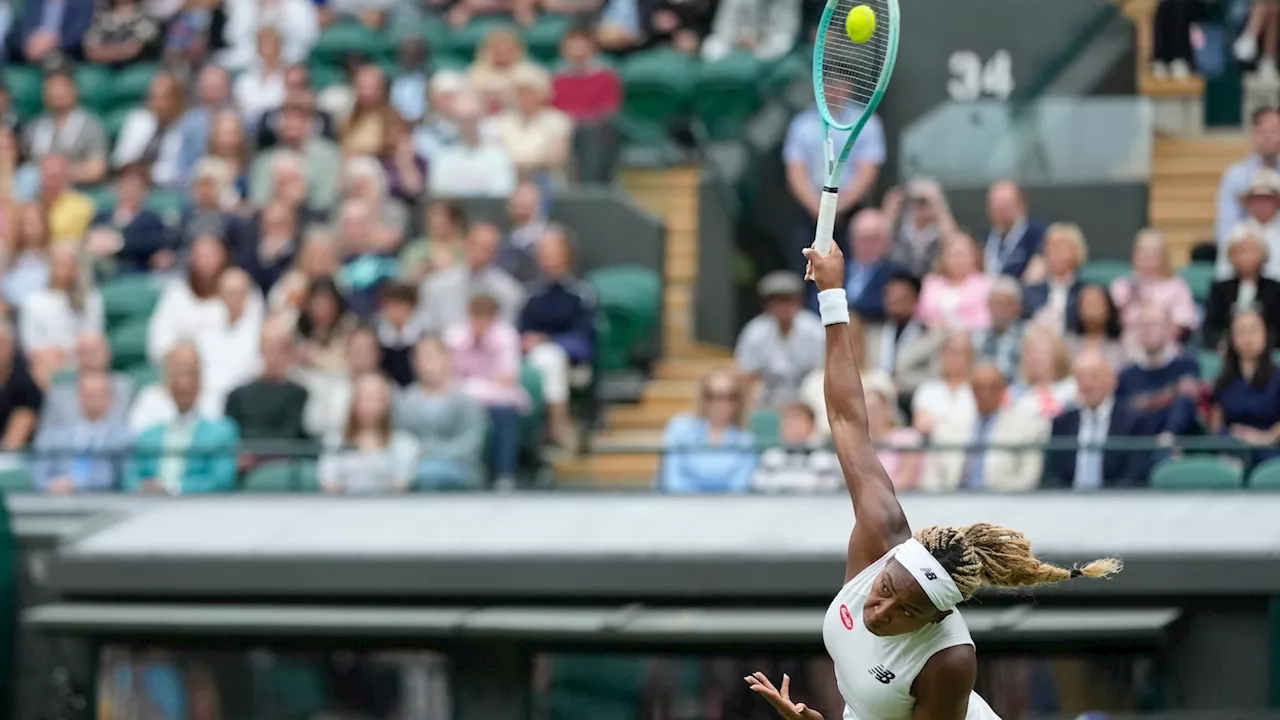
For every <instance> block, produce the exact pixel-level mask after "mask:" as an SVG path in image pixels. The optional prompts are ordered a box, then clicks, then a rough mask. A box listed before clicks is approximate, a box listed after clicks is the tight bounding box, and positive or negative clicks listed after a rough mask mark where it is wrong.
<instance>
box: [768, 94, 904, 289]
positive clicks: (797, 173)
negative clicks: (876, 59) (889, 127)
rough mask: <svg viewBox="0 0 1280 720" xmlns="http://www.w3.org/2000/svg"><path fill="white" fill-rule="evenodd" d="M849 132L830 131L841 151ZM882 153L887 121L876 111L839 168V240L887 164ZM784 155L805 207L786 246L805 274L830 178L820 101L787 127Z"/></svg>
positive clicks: (789, 259)
mask: <svg viewBox="0 0 1280 720" xmlns="http://www.w3.org/2000/svg"><path fill="white" fill-rule="evenodd" d="M848 137H849V133H847V132H842V131H840V130H833V131H832V132H831V141H832V142H833V143H834V144H835V147H836V150H837V152H839V150H840V149H842V148H843V147H844V143H845V141H846V140H847V139H848ZM884 158H885V140H884V124H883V123H881V121H880V117H879V116H877V115H872V116H871V118H870V119H869V120H867V124H866V126H865V127H863V128H862V132H861V133H859V134H858V139H857V140H855V141H854V143H853V149H852V150H851V151H850V153H849V159H848V161H846V162H845V164H844V168H843V170H842V171H841V176H840V201H839V205H838V211H837V215H836V231H835V237H836V239H839V238H842V237H844V236H845V233H846V228H847V227H848V223H849V218H850V217H851V216H852V215H853V211H854V210H856V209H857V208H858V207H860V206H863V205H866V204H867V202H868V200H869V199H870V194H871V192H872V191H873V190H874V189H875V186H876V180H877V179H878V178H879V177H880V166H881V165H884ZM782 159H783V161H784V162H785V163H786V166H787V187H788V188H789V189H790V190H791V195H792V197H794V198H795V199H796V201H797V202H798V203H800V207H802V208H804V211H805V216H804V220H803V221H802V222H800V223H799V224H798V225H797V226H796V229H795V236H794V238H793V240H792V242H791V244H790V245H784V247H783V248H782V250H783V255H785V256H786V258H787V262H788V263H789V264H790V267H791V269H792V270H794V271H795V272H797V273H802V272H804V267H805V260H804V256H803V255H801V254H800V251H801V250H803V249H804V248H807V247H809V246H810V245H812V244H813V234H814V232H815V231H816V229H817V219H818V201H819V200H820V198H821V192H822V187H823V186H824V185H825V184H826V182H827V149H826V141H825V139H824V135H823V129H822V119H821V118H820V117H819V116H818V108H817V107H816V106H815V107H811V108H809V109H808V110H806V111H804V112H802V113H800V114H799V115H797V116H795V118H793V119H792V120H791V125H790V126H789V127H788V128H787V139H786V143H785V144H784V145H783V147H782Z"/></svg>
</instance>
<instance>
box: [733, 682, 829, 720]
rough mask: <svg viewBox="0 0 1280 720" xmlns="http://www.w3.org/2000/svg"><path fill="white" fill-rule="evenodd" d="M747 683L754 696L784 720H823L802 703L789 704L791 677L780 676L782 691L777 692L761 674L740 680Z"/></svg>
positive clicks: (818, 713)
mask: <svg viewBox="0 0 1280 720" xmlns="http://www.w3.org/2000/svg"><path fill="white" fill-rule="evenodd" d="M742 679H743V680H746V681H747V685H748V686H750V687H751V690H752V691H753V692H755V693H756V694H758V695H760V696H761V697H763V698H764V699H765V700H767V701H768V702H769V704H770V705H772V706H773V709H774V710H777V711H778V714H779V715H781V716H782V717H784V718H786V720H823V717H822V713H820V712H818V711H817V710H814V709H813V708H811V707H809V706H807V705H805V704H804V703H794V702H791V676H790V675H783V676H782V689H781V690H779V689H777V688H775V687H774V686H773V683H771V682H769V678H768V677H765V674H764V673H762V672H758V673H752V674H751V675H748V676H747V677H744V678H742Z"/></svg>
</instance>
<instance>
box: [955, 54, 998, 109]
mask: <svg viewBox="0 0 1280 720" xmlns="http://www.w3.org/2000/svg"><path fill="white" fill-rule="evenodd" d="M947 70H949V71H950V73H951V78H950V79H949V80H948V81H947V94H948V95H950V96H951V99H952V100H954V101H956V102H974V101H975V100H979V99H981V98H984V97H989V98H995V99H996V100H1006V99H1008V97H1009V94H1010V93H1012V92H1013V88H1014V83H1013V62H1012V61H1011V60H1010V58H1009V53H1008V51H1006V50H997V51H996V52H995V53H994V54H993V55H992V56H991V57H990V58H988V59H987V60H986V62H983V60H982V58H981V57H979V56H978V53H976V52H973V51H972V50H957V51H955V52H953V53H951V57H950V58H948V59H947Z"/></svg>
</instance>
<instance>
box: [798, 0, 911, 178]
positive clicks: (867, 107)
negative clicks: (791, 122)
mask: <svg viewBox="0 0 1280 720" xmlns="http://www.w3.org/2000/svg"><path fill="white" fill-rule="evenodd" d="M859 5H866V6H868V7H870V8H871V9H872V10H873V11H874V12H875V14H876V28H875V32H873V33H872V34H871V38H870V39H868V40H867V41H866V42H864V43H855V42H854V41H853V40H852V39H850V38H849V35H848V34H847V32H846V31H845V21H846V20H847V19H848V17H849V12H850V11H851V10H853V9H854V8H855V7H858V6H859ZM898 23H899V14H898V0H827V5H826V7H825V8H823V11H822V19H821V21H820V22H819V23H818V36H817V42H815V43H814V47H813V94H814V97H816V98H817V100H818V113H819V115H821V117H822V121H823V122H825V123H826V124H827V126H828V127H831V128H836V129H838V130H852V131H853V132H852V134H851V135H850V136H849V141H848V143H847V144H846V147H845V151H846V152H847V151H848V148H849V146H851V145H852V144H853V140H854V138H855V137H857V134H858V132H859V131H861V130H862V126H863V125H866V124H867V120H868V119H870V117H871V115H872V114H874V113H875V111H876V108H877V107H879V106H880V101H881V100H883V99H884V94H885V91H886V90H888V88H889V78H890V77H891V76H892V75H893V65H894V62H895V61H896V60H897V58H898ZM841 154H842V155H843V154H845V153H841Z"/></svg>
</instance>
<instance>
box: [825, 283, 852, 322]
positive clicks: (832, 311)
mask: <svg viewBox="0 0 1280 720" xmlns="http://www.w3.org/2000/svg"><path fill="white" fill-rule="evenodd" d="M818 314H819V315H821V316H822V324H823V325H837V324H839V323H845V324H846V325H847V324H848V323H849V296H848V295H846V294H845V292H844V288H832V289H830V290H823V291H822V292H820V293H818Z"/></svg>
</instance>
